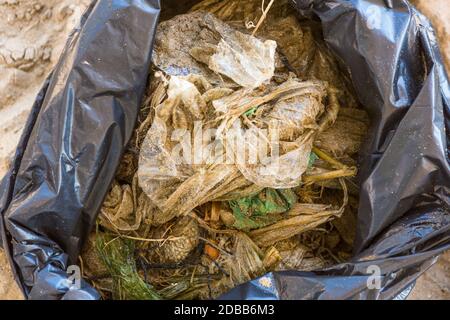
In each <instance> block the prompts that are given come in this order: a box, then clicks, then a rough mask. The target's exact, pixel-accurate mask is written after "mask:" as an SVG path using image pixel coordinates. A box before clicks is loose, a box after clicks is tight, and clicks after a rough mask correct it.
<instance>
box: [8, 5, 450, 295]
mask: <svg viewBox="0 0 450 320" xmlns="http://www.w3.org/2000/svg"><path fill="white" fill-rule="evenodd" d="M162 3H163V5H164V4H165V5H168V3H176V2H174V1H169V0H167V1H162ZM292 3H293V5H294V6H295V7H296V8H297V9H298V11H299V14H300V15H302V16H308V17H310V18H312V19H320V20H321V22H322V27H323V35H324V38H325V41H326V43H327V44H328V45H329V47H330V49H331V50H332V51H333V52H334V54H335V55H336V56H337V57H338V58H339V60H340V61H341V62H342V65H343V66H345V67H346V68H347V70H348V72H349V74H350V75H351V77H352V80H353V85H354V87H355V90H356V92H357V95H358V98H359V100H360V102H361V103H362V105H364V106H365V107H366V108H367V110H368V112H369V113H370V116H371V120H372V124H373V127H372V128H371V131H370V138H369V143H367V146H366V148H365V150H363V151H362V157H361V166H362V170H361V201H360V209H359V218H358V219H359V223H358V232H357V237H358V238H357V245H356V248H355V257H354V258H353V259H352V260H351V261H350V262H348V263H345V264H341V265H337V266H335V267H332V268H329V269H326V270H320V271H317V272H313V273H312V272H309V273H306V272H299V271H290V272H276V273H270V274H268V275H266V276H265V281H263V282H262V281H261V282H262V283H264V286H263V285H261V284H260V279H256V280H254V281H251V282H249V283H247V284H244V285H241V286H239V287H237V288H235V289H233V290H232V291H231V292H229V293H228V294H226V295H225V296H224V297H223V298H224V299H228V298H232V299H237V298H239V299H258V298H259V299H391V298H395V297H397V296H398V295H399V293H400V292H402V291H404V289H406V288H409V287H410V286H411V284H412V283H413V282H414V280H415V279H416V278H417V277H418V276H420V275H421V274H422V273H423V272H424V271H425V270H426V269H427V268H429V267H430V266H431V265H432V264H433V263H434V262H435V261H436V258H437V257H438V255H439V254H441V253H442V252H443V251H444V250H446V249H450V208H449V202H450V201H449V200H450V198H449V186H450V177H449V175H450V167H449V157H448V151H447V150H448V143H449V142H448V140H449V139H448V137H449V135H448V129H449V121H450V117H449V111H450V110H449V107H450V87H449V83H448V80H447V76H446V73H445V70H444V66H443V63H442V59H441V57H440V53H439V48H438V45H437V42H436V37H435V34H434V32H433V30H432V28H431V26H430V24H429V22H428V20H427V19H425V18H424V17H423V16H422V15H421V14H420V13H419V12H417V11H416V10H415V9H414V8H413V7H412V6H411V5H410V4H409V3H408V2H407V1H406V0H397V1H395V0H393V1H382V0H329V1H324V0H322V1H320V0H317V1H312V0H309V1H308V0H304V1H302V0H296V1H294V0H293V1H292ZM159 11H160V4H159V1H158V0H147V1H145V0H140V1H132V0H99V1H97V2H96V3H95V4H93V5H92V6H91V7H90V9H89V10H88V11H87V13H86V15H85V16H84V18H83V21H82V23H81V27H80V28H79V29H77V30H75V32H74V33H73V34H72V35H71V37H70V40H69V42H68V44H67V46H66V49H65V51H64V53H63V55H62V57H61V60H60V62H59V64H58V65H57V67H56V68H55V70H54V72H53V75H52V76H51V77H50V78H49V80H48V81H47V83H46V84H45V86H44V88H43V89H42V90H41V92H40V94H39V95H38V97H37V99H36V102H35V104H34V106H33V109H32V112H31V115H30V118H29V120H28V123H27V126H26V128H25V131H24V134H23V137H22V139H21V141H20V143H19V147H18V149H17V152H16V156H15V159H14V163H13V165H12V169H11V171H10V172H9V174H8V175H7V177H6V178H5V179H4V180H3V183H2V186H1V189H0V192H1V194H0V195H1V198H0V212H1V214H2V219H1V221H2V223H1V235H2V240H3V246H4V248H5V250H6V251H7V253H8V256H9V257H10V262H11V265H12V267H13V270H14V273H15V276H16V278H17V280H18V282H19V284H20V285H21V287H22V289H23V291H24V293H25V295H26V296H27V297H28V298H39V299H61V298H62V299H96V298H98V297H99V296H98V294H97V293H96V292H95V290H93V289H92V288H90V287H89V286H88V285H87V284H86V283H84V282H82V281H81V282H79V281H76V279H77V278H76V277H74V276H73V275H74V273H76V272H75V271H76V268H75V269H72V268H71V267H72V266H73V265H76V264H77V256H78V254H79V252H80V249H81V247H82V245H83V243H84V241H85V240H86V238H87V236H88V234H89V232H90V230H91V227H92V226H93V224H94V222H95V219H96V216H97V212H98V210H99V208H100V206H101V204H102V201H103V199H104V197H105V195H106V193H107V191H108V188H109V185H110V183H111V181H112V179H113V177H114V174H115V170H116V168H117V166H118V163H119V161H120V158H121V155H122V152H123V150H124V148H125V146H126V144H127V142H128V140H129V138H130V136H131V133H132V131H133V127H134V124H135V121H136V117H137V113H138V110H139V106H140V102H141V99H142V96H143V92H144V88H145V85H146V78H147V74H148V68H149V64H150V58H151V48H152V42H153V36H154V33H155V30H156V24H157V21H158V16H159ZM73 272H74V273H73ZM74 279H75V281H74ZM267 280H270V281H271V282H270V283H272V286H271V287H267V283H268V282H267Z"/></svg>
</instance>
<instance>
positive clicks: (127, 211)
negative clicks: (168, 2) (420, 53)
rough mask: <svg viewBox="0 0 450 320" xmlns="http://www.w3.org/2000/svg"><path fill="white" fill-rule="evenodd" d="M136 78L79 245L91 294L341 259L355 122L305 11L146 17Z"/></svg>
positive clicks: (361, 115) (358, 127) (121, 293)
mask: <svg viewBox="0 0 450 320" xmlns="http://www.w3.org/2000/svg"><path fill="white" fill-rule="evenodd" d="M263 4H264V2H263ZM150 79H151V80H150V84H149V88H148V92H147V97H146V99H145V101H144V103H143V105H142V108H141V112H140V116H139V125H138V126H137V128H136V130H135V134H134V137H133V139H132V141H131V143H130V145H129V147H128V149H127V151H126V153H125V154H124V156H123V161H122V163H121V165H120V168H119V170H118V172H117V175H116V180H115V182H114V184H113V186H112V187H111V191H110V193H109V194H108V196H107V198H106V200H105V202H104V205H103V208H102V210H101V214H100V217H99V220H98V226H97V230H96V232H95V233H93V235H92V237H91V239H90V241H89V245H88V246H87V248H86V249H85V251H84V253H83V256H82V262H83V266H84V268H83V272H84V275H85V277H86V278H87V279H89V280H90V281H91V283H92V284H93V285H94V286H95V287H96V288H97V289H98V290H99V291H100V292H101V293H102V294H103V295H104V298H113V299H174V298H176V299H209V298H215V297H218V296H220V295H221V294H223V293H225V292H226V291H228V290H230V289H231V288H233V287H235V286H237V285H239V284H241V283H244V282H247V281H249V280H252V279H254V278H256V277H258V276H261V275H263V274H265V273H266V272H270V271H278V270H304V271H310V270H317V269H321V268H325V267H327V266H330V265H333V264H336V263H339V262H343V261H345V260H347V259H349V258H350V255H351V251H352V246H353V241H354V236H355V229H356V214H357V210H358V185H357V183H356V174H357V162H356V159H357V155H358V151H359V149H360V146H361V143H362V141H363V139H364V137H365V135H366V132H367V130H368V125H369V121H368V117H367V115H366V113H365V112H364V111H363V110H362V108H361V106H359V105H358V103H357V101H356V99H355V97H354V94H353V92H352V89H351V85H350V84H349V81H348V79H347V78H346V76H344V75H343V73H342V72H341V71H340V70H339V67H338V64H337V62H336V61H335V60H334V58H333V57H332V56H331V55H330V54H329V52H328V51H327V49H326V47H325V46H324V44H323V42H322V40H321V33H320V28H319V27H318V26H317V25H316V24H315V23H314V22H309V21H299V20H298V18H297V17H296V16H295V14H294V12H293V11H292V10H291V8H290V7H289V5H288V3H287V1H275V2H274V1H272V2H271V3H270V4H269V5H268V6H267V7H266V8H261V2H260V1H259V0H251V1H245V2H242V1H238V0H225V1H220V0H205V1H203V2H201V3H200V4H198V5H196V6H195V7H193V8H192V9H191V11H190V12H189V13H187V14H183V15H178V16H175V17H173V18H172V19H170V20H167V21H163V22H161V23H160V24H159V27H158V31H157V39H156V43H155V48H154V53H153V69H152V72H151V75H150Z"/></svg>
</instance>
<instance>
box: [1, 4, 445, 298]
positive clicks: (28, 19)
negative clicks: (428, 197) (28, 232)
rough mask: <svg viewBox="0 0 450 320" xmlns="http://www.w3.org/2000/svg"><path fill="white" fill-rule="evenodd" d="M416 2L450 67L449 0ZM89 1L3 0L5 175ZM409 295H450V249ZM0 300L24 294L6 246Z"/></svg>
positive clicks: (2, 125)
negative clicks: (32, 111) (35, 105)
mask: <svg viewBox="0 0 450 320" xmlns="http://www.w3.org/2000/svg"><path fill="white" fill-rule="evenodd" d="M412 2H414V3H415V4H416V5H417V7H418V8H419V9H420V10H422V12H424V13H425V14H426V15H427V16H429V17H430V18H431V20H432V21H433V23H434V26H435V28H436V29H437V31H438V35H439V38H440V41H441V47H442V51H443V53H444V57H445V60H446V62H447V66H450V39H449V36H448V35H449V30H450V2H449V0H416V1H412ZM88 4H89V0H0V17H1V18H2V19H0V74H1V77H0V137H1V143H0V178H1V177H2V176H3V175H4V173H5V172H6V170H7V167H8V162H9V159H10V157H11V155H12V153H13V152H14V150H15V148H16V145H17V142H18V140H19V138H20V133H21V131H22V129H23V127H24V124H25V121H26V119H27V117H28V113H29V110H30V108H31V105H32V103H33V101H34V98H35V96H36V94H37V92H38V91H39V89H40V86H41V85H42V82H43V81H44V79H45V77H46V76H47V75H48V73H49V72H50V70H51V68H52V67H53V66H54V64H55V63H56V62H57V60H58V57H59V55H60V53H61V50H62V49H63V47H64V44H65V41H66V37H67V35H68V33H69V32H70V30H71V29H72V28H73V27H74V26H75V25H76V24H77V23H78V21H79V18H80V16H81V14H82V12H83V11H84V9H85V8H86V7H87V5H88ZM448 70H450V69H448ZM410 298H412V299H450V252H448V253H446V254H445V255H443V256H442V257H441V259H440V260H439V262H438V263H437V264H436V265H434V266H433V267H432V268H431V269H430V270H429V271H428V272H427V273H425V274H424V275H423V276H422V277H421V278H420V279H419V281H418V282H417V285H416V287H415V289H414V291H413V293H412V294H411V296H410ZM0 299H22V295H21V293H20V291H19V290H18V288H17V286H16V284H15V283H14V281H13V279H12V276H11V273H10V270H9V266H8V265H7V261H6V257H5V255H4V253H3V251H1V250H0Z"/></svg>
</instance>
